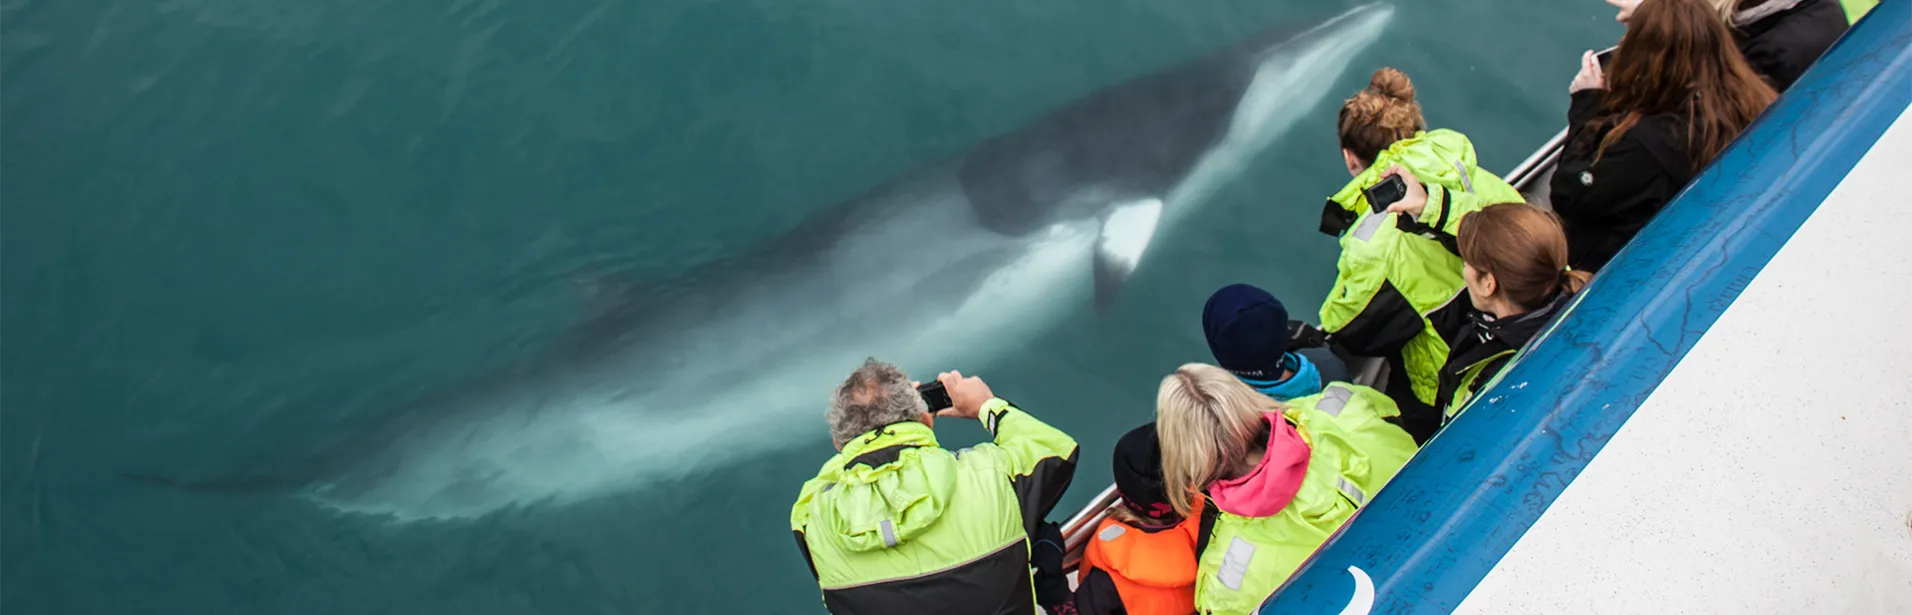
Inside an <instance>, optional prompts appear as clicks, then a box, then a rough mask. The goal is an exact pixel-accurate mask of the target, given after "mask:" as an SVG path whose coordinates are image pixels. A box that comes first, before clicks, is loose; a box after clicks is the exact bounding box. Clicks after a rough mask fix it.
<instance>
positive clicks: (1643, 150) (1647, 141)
mask: <svg viewBox="0 0 1912 615" xmlns="http://www.w3.org/2000/svg"><path fill="white" fill-rule="evenodd" d="M1604 95H1605V90H1582V91H1580V92H1576V93H1574V95H1573V104H1572V105H1571V106H1570V107H1568V109H1567V146H1566V149H1565V151H1563V152H1562V153H1561V155H1560V166H1559V168H1558V169H1557V170H1556V171H1555V172H1554V176H1553V180H1552V183H1551V184H1550V185H1549V188H1550V189H1551V193H1552V194H1551V197H1550V198H1551V200H1552V201H1553V209H1554V211H1555V212H1556V213H1559V214H1560V221H1561V222H1562V223H1564V224H1565V226H1566V227H1567V251H1568V256H1567V262H1569V263H1571V264H1572V265H1573V268H1574V269H1579V270H1581V271H1586V272H1588V273H1592V272H1595V271H1599V270H1600V268H1601V267H1604V266H1606V264H1607V261H1608V260H1612V259H1613V255H1614V254H1616V253H1618V252H1619V251H1620V248H1624V247H1626V245H1627V242H1628V241H1631V240H1632V239H1633V236H1634V235H1635V234H1637V233H1639V232H1640V229H1641V228H1642V227H1645V226H1646V223H1647V222H1651V221H1652V220H1653V216H1654V214H1658V213H1660V209H1661V208H1663V207H1666V203H1667V201H1670V200H1672V199H1673V196H1674V195H1676V194H1679V192H1680V189H1681V188H1685V187H1686V182H1688V181H1690V180H1692V179H1693V172H1694V169H1693V163H1692V161H1691V159H1690V158H1689V157H1688V156H1687V141H1686V133H1687V129H1688V122H1687V121H1686V118H1685V117H1684V116H1682V115H1679V114H1674V113H1663V114H1658V115H1649V116H1646V117H1644V118H1641V119H1640V121H1639V123H1637V124H1635V125H1634V126H1633V127H1632V128H1630V129H1628V130H1627V132H1626V134H1623V135H1621V136H1620V140H1618V141H1615V142H1614V143H1613V145H1611V146H1609V147H1607V149H1606V152H1605V153H1603V154H1601V155H1600V156H1599V158H1600V159H1599V161H1598V162H1595V160H1594V155H1595V153H1596V152H1598V150H1599V147H1600V141H1601V140H1602V139H1605V138H1606V136H1607V133H1608V132H1609V131H1610V130H1612V125H1611V124H1610V123H1609V124H1606V125H1602V126H1599V127H1595V128H1589V127H1588V125H1587V124H1588V122H1591V121H1592V120H1593V119H1594V117H1595V116H1596V115H1598V114H1599V113H1600V101H1601V98H1602V97H1603V96H1604Z"/></svg>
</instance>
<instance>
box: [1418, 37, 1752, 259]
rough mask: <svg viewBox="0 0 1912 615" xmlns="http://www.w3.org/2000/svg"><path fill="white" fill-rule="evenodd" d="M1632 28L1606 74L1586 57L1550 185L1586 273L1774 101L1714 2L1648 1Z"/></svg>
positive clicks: (1572, 252) (1571, 255)
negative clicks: (1562, 145)
mask: <svg viewBox="0 0 1912 615" xmlns="http://www.w3.org/2000/svg"><path fill="white" fill-rule="evenodd" d="M1626 23H1627V32H1626V35H1625V36H1623V37H1621V39H1620V45H1619V47H1618V48H1617V49H1615V50H1614V53H1613V59H1612V60H1611V61H1610V65H1611V66H1610V67H1609V68H1606V69H1602V68H1601V66H1600V63H1599V62H1598V61H1597V60H1595V58H1594V55H1593V52H1591V51H1589V52H1587V53H1586V54H1584V55H1582V56H1581V66H1580V74H1579V75H1577V76H1575V77H1574V79H1573V84H1572V85H1571V86H1569V88H1568V89H1569V91H1570V92H1571V93H1572V96H1573V102H1572V104H1571V105H1570V106H1569V108H1568V110H1567V144H1566V147H1565V148H1564V149H1563V150H1562V152H1561V156H1560V163H1559V167H1558V168H1557V169H1556V170H1555V171H1554V176H1553V180H1552V183H1551V184H1550V188H1551V201H1552V205H1553V208H1554V211H1555V212H1557V213H1559V214H1560V219H1561V221H1562V222H1563V223H1565V225H1566V229H1567V249H1568V262H1570V263H1571V264H1572V265H1573V268H1574V269H1577V270H1581V271H1586V272H1589V273H1593V272H1596V271H1598V270H1599V269H1600V268H1601V267H1604V266H1606V264H1607V261H1609V260H1611V259H1612V258H1613V256H1614V255H1615V254H1618V253H1619V252H1620V249H1621V248H1623V247H1626V244H1627V242H1628V241H1631V240H1632V239H1633V236H1634V235H1635V234H1638V233H1639V232H1640V229H1641V228H1644V227H1645V226H1646V224H1647V222H1650V221H1652V220H1653V216H1654V215H1656V214H1658V213H1659V212H1660V209H1662V208H1664V207H1666V203H1667V201H1669V200H1671V199H1672V198H1673V196H1674V195H1675V194H1678V193H1679V191H1680V189H1682V188H1684V187H1685V186H1686V183H1687V182H1688V181H1691V180H1692V179H1693V177H1694V176H1695V175H1697V174H1698V173H1699V172H1700V170H1701V169H1704V168H1706V165H1708V164H1710V163H1712V162H1713V158H1715V157H1717V156H1719V153H1720V151H1722V150H1724V149H1726V146H1727V144H1729V143H1732V141H1733V139H1734V138H1736V137H1738V136H1739V133H1740V131H1742V130H1745V129H1746V127H1747V126H1748V125H1750V124H1752V123H1753V119H1754V118H1756V117H1758V116H1759V114H1760V113H1761V112H1763V111H1765V110H1766V106H1767V105H1770V104H1772V102H1773V98H1774V97H1775V96H1777V95H1776V94H1775V93H1774V92H1773V89H1772V87H1771V86H1768V85H1767V84H1766V82H1765V81H1763V80H1761V79H1760V77H1759V75H1758V74H1755V73H1754V72H1753V69H1752V67H1751V66H1749V65H1747V63H1746V59H1745V58H1744V57H1742V56H1741V55H1740V52H1739V49H1738V47H1736V46H1735V45H1734V43H1733V37H1732V34H1731V33H1730V32H1728V31H1727V29H1726V24H1725V22H1723V21H1721V20H1720V18H1719V14H1718V12H1717V11H1716V9H1714V7H1713V5H1712V4H1710V3H1709V0H1646V1H1645V2H1642V3H1640V5H1639V6H1638V8H1635V9H1633V12H1632V14H1631V15H1629V16H1628V17H1627V19H1626ZM1423 179H1425V178H1423ZM1509 200H1512V199H1509Z"/></svg>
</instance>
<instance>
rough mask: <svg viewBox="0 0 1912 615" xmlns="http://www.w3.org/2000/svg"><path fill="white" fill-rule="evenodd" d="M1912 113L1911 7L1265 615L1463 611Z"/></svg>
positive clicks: (1601, 281)
mask: <svg viewBox="0 0 1912 615" xmlns="http://www.w3.org/2000/svg"><path fill="white" fill-rule="evenodd" d="M1908 104H1912V2H1883V3H1880V4H1879V5H1878V6H1877V7H1875V8H1873V9H1872V12H1871V14H1870V15H1868V16H1867V17H1866V19H1864V20H1862V21H1861V22H1860V23H1859V24H1858V25H1856V26H1854V27H1853V29H1852V30H1851V31H1850V32H1848V33H1847V35H1846V37H1845V38H1844V39H1843V40H1841V41H1840V42H1839V43H1838V44H1837V45H1835V46H1834V47H1833V48H1832V50H1830V51H1828V52H1827V54H1826V55H1825V57H1824V58H1822V59H1821V61H1820V62H1819V65H1818V66H1816V67H1814V68H1813V69H1812V70H1811V71H1809V72H1808V73H1807V74H1806V75H1805V77H1804V78H1802V79H1801V80H1800V81H1799V82H1798V83H1797V84H1795V85H1794V86H1793V89H1792V90H1791V91H1789V92H1788V93H1787V94H1786V95H1785V96H1783V97H1782V98H1781V99H1780V100H1779V101H1778V102H1777V103H1775V104H1774V106H1773V107H1772V108H1771V109H1769V110H1768V111H1767V113H1766V114H1765V115H1764V116H1763V117H1762V118H1761V119H1760V120H1759V121H1758V122H1756V123H1755V124H1754V125H1753V126H1752V127H1751V128H1750V129H1748V130H1747V132H1746V133H1745V134H1744V135H1742V137H1741V139H1740V140H1739V141H1738V142H1737V143H1735V144H1734V145H1733V146H1732V147H1730V148H1728V149H1727V151H1726V152H1724V153H1723V154H1722V155H1721V156H1720V158H1719V159H1718V160H1717V161H1716V162H1715V164H1714V165H1713V166H1712V167H1711V168H1709V169H1708V170H1707V171H1705V172H1704V173H1702V174H1701V175H1700V177H1698V178H1696V179H1695V180H1694V182H1693V184H1692V185H1690V186H1688V187H1687V189H1686V190H1685V191H1683V192H1682V193H1681V194H1680V196H1679V197H1677V198H1676V200H1675V201H1674V202H1673V203H1672V204H1670V205H1668V207H1667V209H1666V210H1665V211H1663V212H1662V213H1661V214H1660V215H1659V217H1658V218H1657V219H1655V220H1654V221H1653V223H1652V224H1650V225H1649V226H1648V227H1647V228H1646V229H1645V230H1644V231H1642V232H1641V234H1640V235H1639V236H1638V237H1637V238H1636V239H1635V240H1634V241H1633V243H1632V244H1631V245H1629V246H1628V247H1627V248H1626V249H1625V250H1624V251H1622V252H1621V253H1620V255H1619V257H1618V258H1616V259H1615V260H1614V261H1613V263H1611V264H1610V265H1609V266H1608V267H1607V268H1606V269H1605V270H1603V271H1602V272H1601V275H1600V276H1599V277H1598V279H1597V280H1596V281H1595V282H1594V283H1593V285H1592V286H1591V287H1589V288H1588V289H1587V291H1586V292H1585V293H1583V294H1582V296H1581V297H1580V299H1579V300H1578V302H1577V303H1576V304H1575V305H1574V307H1573V308H1572V309H1571V310H1570V311H1569V312H1568V313H1567V314H1566V315H1565V316H1564V317H1563V318H1562V319H1561V320H1560V321H1559V322H1557V323H1556V324H1555V326H1554V327H1553V328H1552V329H1551V330H1550V331H1549V332H1548V333H1547V334H1545V337H1543V338H1542V339H1540V340H1537V341H1536V342H1535V344H1534V346H1533V347H1532V348H1530V350H1529V352H1528V354H1527V355H1526V356H1525V357H1524V358H1523V359H1522V360H1521V361H1520V362H1519V363H1517V364H1516V365H1514V366H1513V367H1511V368H1509V370H1508V371H1507V373H1505V374H1504V375H1503V377H1502V378H1501V380H1500V382H1499V384H1497V385H1496V386H1494V387H1492V388H1490V389H1488V390H1487V391H1486V392H1484V393H1483V394H1481V396H1480V399H1481V402H1480V403H1476V404H1474V405H1473V406H1472V407H1470V408H1469V409H1468V410H1467V412H1466V414H1464V415H1462V416H1461V418H1460V419H1459V420H1457V421H1455V422H1454V424H1452V425H1450V426H1448V427H1447V429H1446V430H1444V431H1443V432H1442V433H1441V434H1440V436H1439V437H1437V438H1435V439H1434V440H1433V441H1431V442H1429V443H1428V445H1427V446H1426V447H1425V448H1424V449H1423V450H1422V452H1421V454H1420V455H1418V456H1417V457H1415V458H1414V460H1413V461H1411V462H1409V463H1408V465H1407V467H1406V468H1403V469H1402V471H1401V473H1400V474H1399V475H1397V476H1396V477H1395V479H1394V480H1393V482H1391V483H1390V484H1389V485H1388V486H1387V488H1386V489H1384V490H1382V492H1381V493H1380V494H1378V495H1377V496H1376V497H1375V499H1374V500H1373V501H1372V502H1370V503H1369V504H1368V505H1367V507H1366V508H1365V509H1364V510H1363V511H1362V512H1361V513H1360V514H1359V516H1357V517H1356V518H1355V520H1354V521H1352V522H1350V523H1349V524H1348V525H1346V526H1344V527H1343V528H1342V532H1341V533H1340V534H1338V535H1337V536H1335V537H1333V538H1331V539H1330V540H1329V542H1328V543H1327V544H1326V545H1324V546H1323V547H1322V549H1321V550H1319V551H1317V552H1316V553H1315V556H1314V557H1313V558H1312V559H1311V560H1310V561H1309V563H1308V564H1307V565H1305V566H1304V567H1303V568H1302V569H1301V570H1300V571H1299V572H1297V573H1296V575H1295V576H1294V577H1292V578H1291V579H1290V580H1289V582H1288V584H1287V585H1285V586H1284V587H1283V589H1282V590H1280V591H1279V592H1277V593H1276V594H1275V596H1274V597H1272V598H1270V599H1269V600H1268V601H1267V602H1266V603H1264V604H1263V605H1262V608H1261V612H1263V613H1282V614H1290V613H1336V612H1340V611H1341V610H1342V609H1343V608H1344V607H1348V606H1349V605H1350V601H1351V597H1352V596H1353V594H1354V589H1355V583H1356V581H1355V580H1354V575H1353V574H1352V573H1351V572H1350V571H1349V570H1348V568H1349V567H1358V568H1360V569H1361V570H1363V571H1365V572H1366V573H1367V574H1368V575H1369V577H1371V578H1372V579H1373V583H1374V586H1375V587H1374V591H1375V601H1374V604H1373V608H1372V611H1371V612H1374V613H1409V612H1426V613H1445V612H1450V611H1453V610H1454V609H1455V608H1456V607H1458V606H1459V605H1460V603H1461V601H1462V600H1464V599H1465V598H1466V597H1467V595H1468V593H1470V592H1472V591H1473V590H1474V587H1475V586H1477V585H1478V584H1479V583H1480V581H1481V579H1482V578H1484V577H1486V576H1487V573H1488V572H1489V571H1491V570H1493V568H1494V567H1495V566H1496V565H1497V564H1498V563H1499V562H1500V559H1501V558H1502V557H1503V556H1505V555H1506V554H1507V551H1508V550H1509V549H1511V548H1513V545H1514V543H1515V542H1516V541H1518V540H1519V539H1520V537H1521V536H1522V535H1524V534H1525V533H1526V532H1527V529H1528V528H1530V527H1532V526H1533V524H1534V522H1535V521H1538V520H1539V519H1540V516H1541V515H1542V514H1543V513H1545V512H1546V510H1547V507H1548V506H1549V505H1551V504H1552V503H1553V501H1554V499H1555V498H1557V497H1559V496H1560V493H1561V491H1563V490H1565V489H1566V487H1567V485H1568V484H1570V483H1572V482H1573V480H1574V478H1575V477H1576V476H1578V475H1579V474H1580V472H1581V470H1583V469H1584V468H1586V465H1587V462H1589V461H1591V460H1592V459H1593V457H1594V455H1596V454H1598V453H1599V452H1600V449H1601V447H1603V446H1605V445H1606V443H1607V441H1608V440H1609V439H1611V438H1612V437H1613V434H1614V433H1616V432H1618V431H1619V429H1620V427H1621V425H1623V424H1625V423H1626V421H1627V419H1628V418H1629V417H1631V416H1632V415H1633V412H1634V411H1635V410H1636V409H1638V408H1639V406H1640V404H1641V403H1642V402H1645V401H1646V399H1647V397H1648V396H1649V395H1652V393H1653V390H1654V389H1655V388H1656V387H1658V386H1659V384H1660V381H1661V380H1662V379H1664V378H1665V377H1666V374H1667V373H1668V372H1670V371H1672V369H1673V367H1674V365H1676V364H1678V363H1679V361H1680V359H1681V358H1682V357H1684V356H1685V355H1686V352H1687V351H1688V350H1689V349H1691V348H1692V347H1693V344H1694V343H1695V342H1697V341H1698V340H1699V338H1700V337H1701V336H1702V335H1704V334H1705V333H1706V330H1707V329H1708V328H1709V327H1711V326H1712V324H1713V322H1714V321H1715V320H1717V319H1718V318H1719V315H1720V313H1722V312H1724V311H1725V310H1726V307H1727V306H1729V305H1731V304H1732V302H1733V300H1734V299H1735V298H1737V297H1738V296H1739V294H1740V292H1741V291H1743V290H1745V288H1746V287H1747V285H1748V284H1750V283H1751V282H1752V280H1753V277H1754V276H1755V275H1757V274H1758V273H1759V271H1760V270H1761V269H1762V268H1764V267H1765V266H1766V263H1767V262H1768V261H1770V260H1771V259H1772V257H1773V254H1775V253H1776V252H1778V251H1779V248H1780V247H1781V246H1783V245H1784V244H1785V243H1786V241H1787V240H1788V239H1790V238H1791V237H1792V235H1793V233H1794V232H1795V231H1797V230H1798V229H1799V226H1800V225H1801V224H1803V223H1804V222H1805V221H1806V219H1807V218H1808V217H1810V216H1811V215H1812V213H1813V212H1814V211H1815V210H1816V209H1817V208H1818V206H1819V203H1820V202H1821V201H1823V200H1824V199H1825V198H1826V195H1827V194H1829V193H1830V192H1831V191H1832V190H1833V188H1834V187H1836V186H1837V185H1838V184H1839V182H1840V181H1842V180H1843V179H1845V176H1846V174H1847V173H1848V172H1850V171H1851V170H1852V167H1853V165H1855V164H1857V163H1858V161H1859V159H1860V158H1861V157H1863V156H1864V155H1865V153H1866V152H1867V151H1868V150H1870V149H1871V147H1872V145H1873V143H1875V142H1877V141H1878V139H1879V136H1880V135H1881V134H1882V133H1884V132H1885V130H1886V128H1887V127H1889V126H1891V124H1892V122H1893V121H1895V120H1896V119H1897V118H1898V117H1899V116H1900V115H1901V113H1903V112H1904V111H1905V110H1906V108H1907V105H1908ZM1561 564H1562V565H1571V564H1570V563H1567V562H1562V563H1561Z"/></svg>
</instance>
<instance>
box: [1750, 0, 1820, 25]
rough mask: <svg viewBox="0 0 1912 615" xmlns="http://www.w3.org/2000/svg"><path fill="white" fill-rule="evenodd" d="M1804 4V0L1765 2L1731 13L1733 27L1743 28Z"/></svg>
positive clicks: (1771, 0)
mask: <svg viewBox="0 0 1912 615" xmlns="http://www.w3.org/2000/svg"><path fill="white" fill-rule="evenodd" d="M1805 3H1806V0H1766V1H1765V2H1763V3H1760V5H1759V6H1755V7H1753V8H1750V9H1746V10H1744V11H1738V12H1735V13H1733V25H1734V26H1737V27H1741V28H1744V27H1746V26H1750V25H1753V24H1756V23H1759V22H1760V20H1763V19H1765V18H1767V17H1772V16H1774V15H1778V14H1780V13H1783V12H1786V11H1790V10H1792V9H1793V7H1796V6H1799V5H1801V4H1805Z"/></svg>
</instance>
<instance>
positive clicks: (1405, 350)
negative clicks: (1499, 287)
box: [1290, 68, 1521, 442]
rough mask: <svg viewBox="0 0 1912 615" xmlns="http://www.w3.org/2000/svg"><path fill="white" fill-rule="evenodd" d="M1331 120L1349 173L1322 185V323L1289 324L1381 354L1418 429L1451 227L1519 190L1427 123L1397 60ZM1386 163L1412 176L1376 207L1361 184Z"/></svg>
mask: <svg viewBox="0 0 1912 615" xmlns="http://www.w3.org/2000/svg"><path fill="white" fill-rule="evenodd" d="M1337 132H1338V133H1339V136H1340V140H1341V158H1342V161H1343V162H1345V163H1347V167H1348V173H1349V174H1350V175H1353V176H1354V179H1353V180H1352V181H1349V182H1348V183H1347V185H1345V186H1342V188H1341V190H1340V191H1339V192H1336V193H1335V194H1334V195H1333V196H1330V197H1328V202H1327V204H1326V205H1325V206H1324V208H1323V210H1322V216H1321V231H1322V232H1324V233H1327V234H1329V235H1334V236H1336V237H1338V238H1339V239H1340V242H1341V257H1340V259H1339V260H1338V262H1337V263H1336V268H1337V269H1338V275H1337V277H1336V278H1335V282H1334V289H1333V290H1332V291H1330V292H1329V294H1328V297H1327V300H1325V301H1323V302H1322V304H1321V327H1320V330H1319V331H1315V330H1313V329H1312V328H1311V327H1307V326H1303V325H1300V324H1299V323H1294V324H1291V325H1290V328H1291V329H1292V330H1294V331H1295V332H1296V333H1295V334H1294V335H1293V341H1292V342H1291V344H1290V345H1291V346H1294V347H1296V348H1303V347H1307V346H1310V345H1315V344H1318V343H1319V342H1320V341H1322V338H1324V337H1327V338H1329V339H1330V340H1331V341H1332V342H1333V343H1334V345H1335V346H1337V347H1339V348H1341V349H1342V350H1345V351H1347V352H1348V353H1350V354H1354V355H1357V356H1367V357H1384V358H1386V359H1387V360H1388V369H1389V371H1388V377H1387V383H1386V392H1387V394H1388V396H1389V397H1391V398H1393V399H1394V401H1395V403H1396V404H1397V405H1399V406H1400V408H1401V426H1402V427H1404V428H1406V429H1407V431H1408V433H1410V434H1413V436H1414V439H1415V441H1417V442H1420V441H1425V440H1426V439H1427V438H1429V437H1431V436H1433V435H1434V430H1435V429H1438V428H1439V427H1440V424H1441V413H1440V410H1439V409H1438V408H1439V406H1437V405H1435V396H1436V393H1437V391H1438V388H1439V387H1438V383H1439V380H1438V374H1439V370H1440V367H1441V365H1442V364H1443V363H1444V362H1446V360H1447V353H1448V349H1447V343H1446V342H1445V341H1443V340H1442V339H1441V336H1440V335H1439V334H1438V333H1437V332H1436V331H1435V330H1434V327H1433V325H1432V324H1431V323H1430V321H1429V319H1428V316H1427V315H1430V314H1431V313H1433V312H1435V311H1437V310H1441V309H1443V307H1444V306H1446V305H1447V303H1448V300H1449V299H1451V298H1453V297H1454V295H1455V293H1457V292H1459V291H1460V290H1461V261H1460V257H1459V256H1458V255H1457V254H1458V253H1457V252H1455V251H1454V231H1455V228H1456V226H1457V225H1458V224H1460V221H1461V219H1462V216H1464V215H1466V214H1467V213H1468V212H1472V211H1478V210H1479V209H1480V208H1481V207H1484V206H1486V205H1487V204H1490V203H1502V202H1507V201H1519V200H1521V197H1520V193H1519V192H1517V191H1515V190H1514V189H1513V187H1511V186H1508V185H1507V182H1505V181H1502V180H1501V178H1500V177H1498V176H1496V175H1494V174H1493V173H1490V172H1488V171H1486V170H1483V169H1481V168H1480V166H1479V160H1478V159H1477V158H1476V157H1475V155H1474V144H1473V143H1472V142H1470V141H1468V139H1467V137H1466V136H1465V135H1462V134H1461V133H1458V132H1454V131H1452V130H1446V129H1440V130H1432V131H1429V130H1427V121H1426V120H1425V119H1424V118H1422V117H1421V106H1420V104H1419V103H1416V102H1415V101H1414V84H1413V83H1411V82H1409V81H1408V78H1407V75H1403V74H1401V71H1398V70H1394V69H1392V68H1383V69H1381V70H1378V71H1375V73H1374V77H1373V78H1372V79H1371V80H1370V83H1369V84H1368V87H1367V89H1364V90H1362V91H1360V92H1358V93H1356V94H1355V95H1354V96H1352V97H1350V98H1348V100H1347V101H1346V102H1344V103H1343V104H1342V106H1341V114H1340V117H1339V119H1338V121H1337ZM1395 175H1399V176H1401V178H1402V179H1403V180H1405V181H1406V184H1407V185H1408V186H1410V191H1411V192H1410V194H1409V195H1408V196H1409V197H1410V198H1408V199H1402V200H1401V201H1398V202H1394V203H1392V204H1389V203H1381V204H1380V205H1381V208H1380V209H1378V210H1377V208H1375V207H1374V206H1373V205H1374V204H1372V203H1369V202H1368V196H1367V190H1368V189H1369V188H1373V187H1376V185H1377V184H1381V183H1383V182H1389V181H1390V176H1395ZM1381 188H1383V189H1385V188H1388V187H1387V186H1383V187H1381ZM1379 194H1380V192H1379V191H1378V190H1377V192H1376V195H1377V196H1378V195H1379ZM1410 200H1413V201H1414V202H1415V206H1414V208H1413V209H1409V208H1408V205H1407V204H1408V202H1409V201H1410ZM1321 332H1326V334H1327V335H1326V336H1323V335H1320V333H1321Z"/></svg>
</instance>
